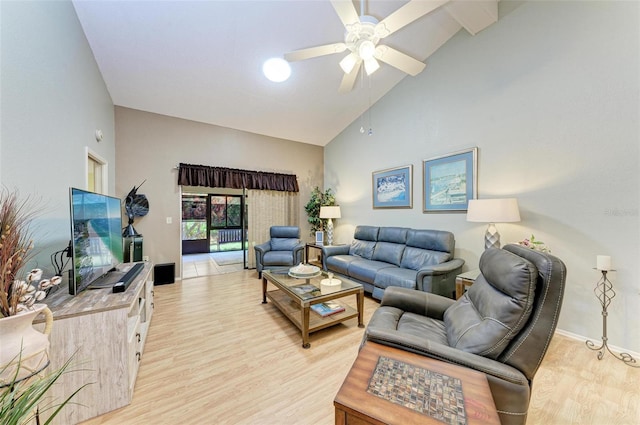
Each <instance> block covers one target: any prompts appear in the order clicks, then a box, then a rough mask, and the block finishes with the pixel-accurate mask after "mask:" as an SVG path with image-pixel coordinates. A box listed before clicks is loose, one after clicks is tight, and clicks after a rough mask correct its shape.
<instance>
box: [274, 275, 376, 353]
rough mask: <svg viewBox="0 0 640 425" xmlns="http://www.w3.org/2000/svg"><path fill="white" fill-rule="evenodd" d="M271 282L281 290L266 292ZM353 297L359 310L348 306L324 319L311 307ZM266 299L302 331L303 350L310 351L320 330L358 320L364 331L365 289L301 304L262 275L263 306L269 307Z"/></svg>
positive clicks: (280, 286) (356, 289) (327, 296)
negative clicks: (312, 339)
mask: <svg viewBox="0 0 640 425" xmlns="http://www.w3.org/2000/svg"><path fill="white" fill-rule="evenodd" d="M268 282H271V283H272V284H273V285H275V286H276V287H277V288H278V289H276V290H273V291H267V286H268V285H267V283H268ZM350 295H355V296H356V301H357V306H358V307H357V309H353V308H352V307H350V306H348V305H345V306H344V307H345V310H344V311H343V312H340V313H336V314H332V315H330V316H326V317H322V316H320V315H318V314H316V313H311V312H310V311H311V305H312V304H316V303H319V302H325V301H329V300H332V299H337V298H344V297H347V296H350ZM267 299H269V300H271V302H272V303H273V304H274V305H275V306H276V307H277V308H278V310H280V311H281V312H282V313H284V315H285V316H287V318H288V319H289V320H290V321H291V322H292V323H293V324H294V325H296V326H297V327H298V329H300V332H301V333H302V348H309V347H310V346H311V344H310V343H309V334H310V333H312V332H315V331H319V330H320V329H324V328H328V327H330V326H334V325H337V324H338V323H341V322H344V321H345V320H349V319H353V318H354V317H357V318H358V327H360V328H363V327H364V289H363V288H362V286H359V287H358V288H353V289H350V290H348V291H341V292H336V293H334V294H331V295H326V296H322V297H319V298H315V299H313V300H307V301H302V300H300V299H298V298H296V297H294V296H292V295H291V294H289V293H287V292H286V291H285V290H284V289H282V285H281V284H280V282H278V281H275V280H272V276H271V275H270V274H269V273H263V278H262V303H263V304H266V303H267Z"/></svg>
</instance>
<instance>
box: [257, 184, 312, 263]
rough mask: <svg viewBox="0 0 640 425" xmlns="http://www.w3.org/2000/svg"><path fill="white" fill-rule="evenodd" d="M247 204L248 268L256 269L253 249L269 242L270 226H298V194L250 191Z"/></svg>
mask: <svg viewBox="0 0 640 425" xmlns="http://www.w3.org/2000/svg"><path fill="white" fill-rule="evenodd" d="M247 197H248V200H247V202H248V203H249V208H248V211H249V217H248V221H249V229H248V230H249V232H248V233H249V252H248V253H247V260H248V267H249V268H250V269H255V268H256V252H255V250H254V249H253V247H254V246H255V245H256V244H261V243H263V242H266V241H268V240H269V231H270V229H271V226H299V220H298V217H299V208H300V207H299V205H300V202H298V194H297V193H294V192H279V191H274V190H250V191H248V192H247Z"/></svg>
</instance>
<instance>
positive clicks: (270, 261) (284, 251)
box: [254, 226, 304, 278]
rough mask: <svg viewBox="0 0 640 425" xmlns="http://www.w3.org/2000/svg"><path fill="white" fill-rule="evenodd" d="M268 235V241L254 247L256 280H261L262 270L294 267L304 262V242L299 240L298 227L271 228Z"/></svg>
mask: <svg viewBox="0 0 640 425" xmlns="http://www.w3.org/2000/svg"><path fill="white" fill-rule="evenodd" d="M269 234H270V236H271V239H270V240H269V241H267V242H265V243H263V244H260V245H256V246H255V247H254V249H255V251H256V270H257V271H258V278H262V271H263V270H268V269H269V268H272V267H286V266H294V265H296V264H300V263H302V262H303V261H304V242H302V241H301V240H300V228H299V227H297V226H272V227H271V229H270V231H269Z"/></svg>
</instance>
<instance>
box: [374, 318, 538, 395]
mask: <svg viewBox="0 0 640 425" xmlns="http://www.w3.org/2000/svg"><path fill="white" fill-rule="evenodd" d="M366 341H372V342H377V343H379V344H384V345H388V346H390V347H395V348H399V349H401V350H406V351H411V352H413V353H417V354H420V355H423V356H427V357H431V358H434V359H437V360H442V361H445V362H448V363H453V364H457V365H459V366H464V367H468V368H470V369H474V370H477V371H480V372H483V373H485V374H486V375H491V376H494V377H496V378H499V379H501V380H504V381H507V382H511V383H513V384H516V385H521V386H527V387H528V386H529V381H528V380H527V377H526V376H525V375H524V374H523V373H522V372H520V371H519V370H518V369H516V368H514V367H512V366H509V365H507V364H505V363H500V362H498V361H495V360H492V359H489V358H487V357H482V356H478V355H476V354H472V353H468V352H466V351H462V350H458V349H456V348H452V347H449V346H446V345H443V344H439V343H437V342H434V341H430V340H426V339H424V338H419V337H417V336H414V335H410V334H406V333H401V332H398V331H396V330H390V329H379V328H372V327H367V330H366V331H365V334H364V338H363V343H366Z"/></svg>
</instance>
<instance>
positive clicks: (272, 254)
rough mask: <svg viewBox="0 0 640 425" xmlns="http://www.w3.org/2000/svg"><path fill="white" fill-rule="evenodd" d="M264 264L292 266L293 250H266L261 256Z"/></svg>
mask: <svg viewBox="0 0 640 425" xmlns="http://www.w3.org/2000/svg"><path fill="white" fill-rule="evenodd" d="M262 264H263V265H265V266H293V265H294V264H293V251H267V252H265V253H264V256H263V257H262Z"/></svg>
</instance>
